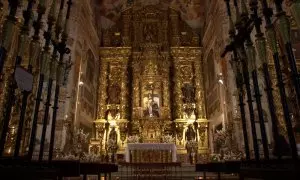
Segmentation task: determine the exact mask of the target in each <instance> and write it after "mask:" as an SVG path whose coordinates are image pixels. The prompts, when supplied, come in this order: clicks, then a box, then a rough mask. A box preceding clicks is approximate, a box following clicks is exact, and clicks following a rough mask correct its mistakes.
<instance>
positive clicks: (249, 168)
mask: <svg viewBox="0 0 300 180" xmlns="http://www.w3.org/2000/svg"><path fill="white" fill-rule="evenodd" d="M196 172H201V173H203V179H206V178H207V177H206V176H207V172H213V173H217V175H218V179H221V178H222V176H221V175H222V173H234V174H237V175H238V176H239V179H245V178H255V179H267V180H268V179H270V180H271V179H286V180H288V179H291V180H292V179H298V178H300V161H299V160H297V161H294V160H291V159H281V160H278V159H273V160H260V161H255V160H250V161H227V162H212V163H206V164H196Z"/></svg>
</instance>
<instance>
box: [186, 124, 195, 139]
mask: <svg viewBox="0 0 300 180" xmlns="http://www.w3.org/2000/svg"><path fill="white" fill-rule="evenodd" d="M185 139H186V140H187V141H192V140H195V139H196V133H195V131H194V128H193V127H192V125H191V124H190V125H189V126H188V129H187V130H186V132H185Z"/></svg>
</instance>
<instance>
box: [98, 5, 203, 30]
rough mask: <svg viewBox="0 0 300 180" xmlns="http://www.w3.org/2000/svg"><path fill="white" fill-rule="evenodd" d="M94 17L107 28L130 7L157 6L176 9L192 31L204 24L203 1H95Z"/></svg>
mask: <svg viewBox="0 0 300 180" xmlns="http://www.w3.org/2000/svg"><path fill="white" fill-rule="evenodd" d="M96 1H97V4H98V8H97V12H96V16H97V18H100V22H101V27H102V28H109V27H111V26H112V25H114V23H115V22H116V21H117V20H118V19H119V17H120V14H121V12H122V11H123V10H124V9H127V8H129V7H131V6H133V5H134V6H147V5H159V6H167V7H170V8H173V9H176V10H178V11H179V12H180V14H181V18H182V19H183V20H184V21H185V22H186V23H187V24H188V25H189V26H191V27H192V28H193V29H195V30H198V29H201V27H202V26H203V22H204V9H205V6H204V2H205V0H96Z"/></svg>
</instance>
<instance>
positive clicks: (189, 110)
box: [182, 84, 196, 119]
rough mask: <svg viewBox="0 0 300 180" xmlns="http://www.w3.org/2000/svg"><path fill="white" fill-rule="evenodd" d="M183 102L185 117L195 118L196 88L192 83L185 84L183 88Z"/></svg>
mask: <svg viewBox="0 0 300 180" xmlns="http://www.w3.org/2000/svg"><path fill="white" fill-rule="evenodd" d="M182 94H183V103H184V117H186V118H188V119H195V118H196V116H195V104H194V102H195V88H194V86H193V85H191V84H184V86H183V88H182Z"/></svg>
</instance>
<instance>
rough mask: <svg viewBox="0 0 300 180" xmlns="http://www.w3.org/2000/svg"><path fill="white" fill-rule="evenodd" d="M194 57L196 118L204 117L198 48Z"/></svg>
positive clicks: (201, 70)
mask: <svg viewBox="0 0 300 180" xmlns="http://www.w3.org/2000/svg"><path fill="white" fill-rule="evenodd" d="M196 51H197V52H196V53H197V54H196V59H195V62H194V68H195V90H196V93H195V99H196V111H197V119H206V110H205V99H204V80H203V79H204V78H203V68H202V59H201V52H200V49H199V50H196Z"/></svg>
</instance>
